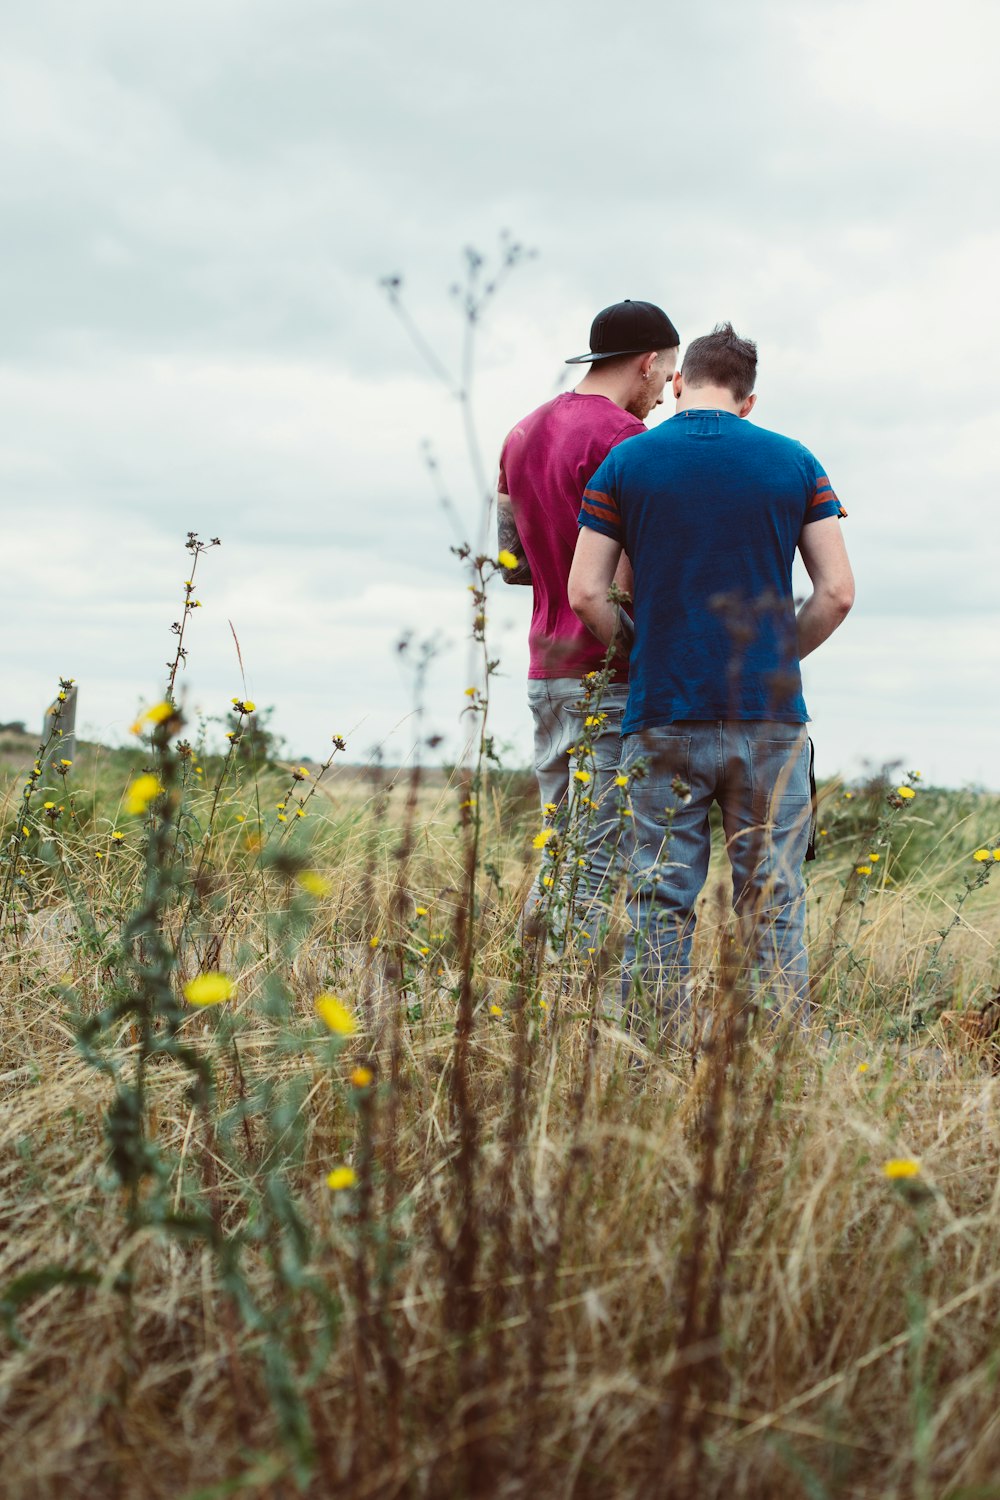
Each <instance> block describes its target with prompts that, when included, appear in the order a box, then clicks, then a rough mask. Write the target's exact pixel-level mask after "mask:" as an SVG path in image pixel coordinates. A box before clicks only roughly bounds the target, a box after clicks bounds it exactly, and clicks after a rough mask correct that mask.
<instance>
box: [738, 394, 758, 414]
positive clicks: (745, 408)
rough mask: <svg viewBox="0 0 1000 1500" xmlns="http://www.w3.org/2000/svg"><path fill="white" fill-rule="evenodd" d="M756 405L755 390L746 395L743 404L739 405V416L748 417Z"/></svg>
mask: <svg viewBox="0 0 1000 1500" xmlns="http://www.w3.org/2000/svg"><path fill="white" fill-rule="evenodd" d="M756 405H757V393H756V391H755V392H754V394H753V395H752V396H748V397H747V399H746V400H745V401H744V403H743V405H742V406H741V407H740V410H739V415H740V416H741V417H748V416H749V415H750V413H751V412H752V411H753V409H754V407H755V406H756Z"/></svg>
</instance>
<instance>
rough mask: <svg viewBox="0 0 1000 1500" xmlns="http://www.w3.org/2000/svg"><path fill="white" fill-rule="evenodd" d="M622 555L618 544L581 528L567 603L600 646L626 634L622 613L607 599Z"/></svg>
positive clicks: (570, 576) (596, 532) (609, 643)
mask: <svg viewBox="0 0 1000 1500" xmlns="http://www.w3.org/2000/svg"><path fill="white" fill-rule="evenodd" d="M621 555H622V548H621V543H620V542H615V541H612V539H611V538H610V537H609V536H605V535H604V534H603V532H600V531H592V530H591V528H590V527H589V526H582V527H581V528H580V535H579V536H578V537H577V541H576V552H575V553H574V554H573V566H572V568H571V569H570V574H569V602H570V606H571V608H572V609H573V610H574V612H575V613H576V614H577V615H578V616H579V618H580V619H581V620H582V621H583V623H584V624H585V625H586V627H587V629H588V630H589V631H591V632H592V634H593V635H596V636H597V639H598V640H599V641H600V642H601V644H602V646H610V645H611V642H612V641H613V640H614V639H615V637H616V636H617V635H621V636H622V637H623V638H624V636H625V635H626V630H625V629H624V628H623V627H624V622H623V621H622V618H621V610H620V609H619V607H618V605H617V604H612V603H611V601H610V599H609V598H608V590H609V589H610V588H611V585H612V583H613V582H614V581H615V570H616V569H617V567H618V562H619V559H620V558H621ZM626 618H627V617H626Z"/></svg>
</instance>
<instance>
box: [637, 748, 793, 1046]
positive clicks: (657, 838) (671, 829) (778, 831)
mask: <svg viewBox="0 0 1000 1500" xmlns="http://www.w3.org/2000/svg"><path fill="white" fill-rule="evenodd" d="M643 759H645V761H646V763H647V767H648V770H647V774H646V775H645V777H639V778H637V779H635V780H634V781H633V784H632V808H633V813H634V818H635V841H636V849H635V861H634V870H633V877H634V878H633V883H632V888H631V891H630V915H631V918H632V936H631V939H630V942H629V945H628V947H627V949H626V968H627V973H626V981H625V983H626V988H628V987H629V981H630V979H631V1000H632V1005H631V1010H632V1014H633V1016H635V1017H636V1018H637V1019H639V1018H641V1016H642V1014H643V1012H645V1013H646V1015H647V1016H655V1017H656V1018H657V1019H658V1021H659V1024H660V1026H661V1027H664V1028H666V1029H667V1030H671V1029H678V1028H682V1027H684V1026H685V1025H686V1024H687V1023H688V1022H689V1020H690V983H689V981H690V977H691V942H692V938H693V936H694V926H695V903H696V901H697V899H698V895H699V892H700V891H701V889H702V886H703V885H704V884H705V878H706V876H707V874H708V861H709V855H710V853H711V832H710V828H709V810H710V808H711V806H712V803H713V802H717V803H718V804H719V807H720V808H721V810H722V825H723V829H724V832H725V839H726V845H725V847H726V854H727V855H728V857H729V863H730V866H731V869H732V879H733V893H732V901H733V909H734V910H735V912H736V914H737V917H738V919H739V921H738V925H739V932H740V943H741V948H742V955H741V956H742V957H743V958H744V959H745V962H746V965H747V969H746V972H748V973H749V974H750V975H751V976H752V980H753V985H754V989H755V991H756V993H757V994H758V996H762V997H766V996H767V995H768V994H769V995H770V996H771V997H772V1000H773V1002H775V1003H776V1004H777V1005H779V1006H780V1007H781V1008H783V1009H785V1008H788V1009H791V1010H793V1011H794V1012H795V1013H797V1014H798V1016H799V1017H800V1018H802V1019H806V1018H807V1015H808V993H809V962H808V958H807V955H806V949H805V880H804V878H803V874H802V863H803V860H804V858H805V853H806V847H807V845H808V842H809V823H810V816H811V811H812V802H811V798H810V791H809V742H808V738H807V735H806V728H805V725H803V724H785V723H780V722H775V721H770V720H753V721H745V722H744V721H740V720H725V721H718V722H710V721H707V720H702V719H689V720H682V721H679V722H676V723H673V724H666V725H663V726H662V727H661V728H657V729H650V730H644V731H642V733H640V734H630V735H626V736H625V740H624V752H623V755H622V770H623V772H630V771H632V770H633V769H634V768H635V766H636V763H637V762H638V761H640V760H643Z"/></svg>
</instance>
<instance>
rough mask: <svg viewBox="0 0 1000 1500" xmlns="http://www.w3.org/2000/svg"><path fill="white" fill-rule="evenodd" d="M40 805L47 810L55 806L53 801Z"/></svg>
mask: <svg viewBox="0 0 1000 1500" xmlns="http://www.w3.org/2000/svg"><path fill="white" fill-rule="evenodd" d="M42 806H43V807H44V808H45V810H46V812H47V811H48V809H49V808H50V807H55V803H54V802H43V803H42Z"/></svg>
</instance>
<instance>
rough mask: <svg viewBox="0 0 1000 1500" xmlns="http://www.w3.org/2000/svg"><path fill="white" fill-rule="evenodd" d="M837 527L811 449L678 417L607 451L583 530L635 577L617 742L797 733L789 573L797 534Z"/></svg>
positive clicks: (801, 709) (801, 708) (721, 417)
mask: <svg viewBox="0 0 1000 1500" xmlns="http://www.w3.org/2000/svg"><path fill="white" fill-rule="evenodd" d="M845 514H846V512H845V511H844V509H843V507H842V506H841V504H840V502H839V500H838V499H837V496H836V495H835V494H834V492H833V488H832V486H831V484H830V481H829V479H827V477H826V475H825V474H824V473H823V470H822V468H821V467H820V465H819V464H818V463H817V461H816V459H815V458H814V457H813V455H812V454H811V453H810V452H809V450H808V448H804V447H803V446H802V444H801V443H797V442H795V441H794V439H792V438H787V437H782V436H781V435H780V434H779V433H776V432H768V431H766V430H765V429H764V428H762V427H754V426H752V425H751V423H750V422H748V421H747V420H746V419H745V418H740V417H737V416H735V415H733V414H731V413H729V412H724V411H715V410H712V409H709V410H690V411H683V412H678V413H677V415H676V416H674V417H671V418H670V419H669V421H666V422H663V423H661V424H660V426H659V427H656V428H654V430H653V431H652V432H646V433H641V434H639V435H638V436H636V437H633V438H628V439H627V440H626V441H625V442H624V443H622V444H621V445H620V446H619V447H617V448H614V449H613V450H612V451H611V452H610V453H609V454H608V456H607V458H606V459H605V460H604V462H603V463H602V464H601V466H600V468H599V469H598V470H597V472H596V474H594V476H593V478H592V479H591V481H590V483H589V485H588V486H587V488H586V489H585V490H584V492H583V509H582V510H581V512H580V516H579V522H580V525H581V526H589V527H591V528H592V529H593V530H594V531H600V532H602V533H603V534H604V535H605V536H609V537H612V538H613V539H614V540H615V541H616V542H620V543H621V544H622V546H623V547H624V549H625V551H626V553H627V554H628V556H629V558H630V560H631V563H632V569H633V572H634V574H635V607H634V616H635V643H634V645H633V647H632V654H631V657H630V661H629V684H630V686H629V699H628V708H627V710H626V714H625V720H624V723H623V726H622V728H623V732H624V733H626V734H634V733H637V732H638V731H639V730H642V729H651V728H654V727H655V726H656V725H659V724H670V723H673V722H674V721H675V720H677V719H778V720H782V721H784V722H787V723H793V724H804V723H805V722H806V721H807V720H808V717H809V715H808V714H807V713H806V705H805V701H804V699H803V697H802V675H801V672H800V670H799V658H798V649H797V644H796V637H795V605H794V601H793V598H792V560H793V558H794V556H795V549H796V545H797V543H798V540H799V536H800V535H801V532H802V528H803V526H807V525H808V524H809V523H810V522H811V521H819V520H822V519H823V518H824V517H826V516H843V515H845Z"/></svg>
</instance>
